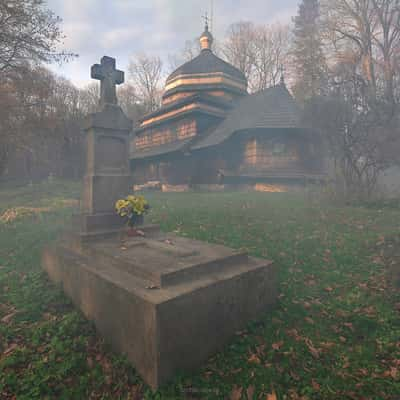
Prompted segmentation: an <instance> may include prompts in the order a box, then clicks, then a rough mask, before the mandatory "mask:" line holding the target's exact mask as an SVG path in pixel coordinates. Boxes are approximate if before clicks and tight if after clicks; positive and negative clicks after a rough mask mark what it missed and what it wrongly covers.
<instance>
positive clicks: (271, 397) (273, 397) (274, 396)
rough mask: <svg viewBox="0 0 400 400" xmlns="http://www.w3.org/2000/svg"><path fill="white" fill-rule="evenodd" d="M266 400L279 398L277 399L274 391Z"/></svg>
mask: <svg viewBox="0 0 400 400" xmlns="http://www.w3.org/2000/svg"><path fill="white" fill-rule="evenodd" d="M265 400H278V397H277V395H276V393H275V391H273V392H272V393H271V394H267V397H266V399H265Z"/></svg>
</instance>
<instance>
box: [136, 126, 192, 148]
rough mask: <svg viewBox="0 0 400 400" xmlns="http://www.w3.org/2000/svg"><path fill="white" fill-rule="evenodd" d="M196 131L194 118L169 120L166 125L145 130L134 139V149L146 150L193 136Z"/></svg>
mask: <svg viewBox="0 0 400 400" xmlns="http://www.w3.org/2000/svg"><path fill="white" fill-rule="evenodd" d="M196 133H197V126H196V120H194V119H188V118H185V119H182V120H180V121H177V122H170V123H169V124H168V125H167V126H160V127H157V128H151V129H148V130H145V131H144V132H141V133H140V134H139V135H138V136H136V138H135V139H134V140H135V146H136V149H138V150H147V149H149V148H151V147H157V146H162V145H165V144H167V143H172V142H176V141H179V140H185V139H188V138H190V137H193V136H195V135H196Z"/></svg>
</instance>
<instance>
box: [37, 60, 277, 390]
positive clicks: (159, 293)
mask: <svg viewBox="0 0 400 400" xmlns="http://www.w3.org/2000/svg"><path fill="white" fill-rule="evenodd" d="M92 78H94V79H100V81H101V99H100V105H99V109H100V111H99V112H97V113H95V114H93V115H91V116H89V118H88V121H87V123H86V126H85V129H86V132H87V171H86V176H85V178H84V187H83V196H82V199H83V200H82V209H81V215H80V216H79V218H80V223H79V224H74V226H75V227H76V231H75V232H70V233H66V234H65V235H64V237H62V238H60V240H59V241H58V242H56V243H55V244H53V245H49V246H48V247H47V248H45V249H44V252H43V267H44V269H45V270H46V271H47V273H48V275H49V276H50V278H51V279H52V280H53V281H54V282H57V283H60V284H61V285H62V287H63V289H64V291H65V293H66V294H67V295H68V296H69V297H70V298H71V299H72V300H73V302H74V303H75V304H76V306H77V307H79V308H80V309H81V310H82V312H83V313H84V314H85V316H86V317H87V318H88V319H89V320H91V321H94V323H95V325H96V328H97V330H98V331H99V332H100V334H102V335H103V336H104V338H105V339H106V340H107V341H108V342H109V343H110V344H111V345H112V346H113V348H114V349H115V350H116V351H118V352H122V353H124V354H126V355H127V357H128V358H129V359H130V360H131V361H132V363H133V364H134V366H135V367H136V369H137V371H138V372H139V373H140V374H141V376H142V377H143V379H144V381H145V382H146V383H147V384H148V385H150V386H151V387H152V388H154V389H155V388H158V387H159V386H160V385H162V384H164V383H165V382H167V381H168V380H170V379H171V378H173V376H174V374H175V373H176V372H178V371H182V370H184V371H188V370H194V369H196V368H198V367H199V366H201V364H202V363H203V362H205V361H206V360H207V358H208V357H210V356H211V355H212V354H214V353H215V352H216V351H218V350H220V349H221V348H222V347H223V346H224V344H226V342H227V341H228V340H229V339H230V338H231V337H232V336H233V335H234V333H235V332H236V331H238V330H241V329H243V328H244V327H245V326H246V324H247V323H248V322H249V321H251V320H254V319H257V318H259V317H260V316H262V314H263V313H265V312H266V311H267V310H268V309H269V308H270V307H272V305H273V304H274V302H275V300H276V297H277V291H276V277H275V269H274V266H273V264H272V262H270V261H267V260H261V259H256V258H252V257H249V256H247V254H246V253H244V252H241V251H234V250H231V249H229V248H226V247H224V246H220V245H213V244H208V243H203V242H200V241H195V240H190V239H187V238H182V237H178V236H176V235H174V234H170V233H162V232H160V230H159V229H158V227H157V226H150V225H149V226H146V225H144V226H143V228H141V230H142V231H143V232H144V234H145V236H143V237H134V238H130V237H129V238H128V237H125V235H124V228H123V225H122V224H121V220H120V218H119V217H117V216H116V214H115V211H114V203H115V200H116V199H118V198H120V197H123V196H125V195H127V194H129V186H130V185H129V184H130V180H129V156H128V148H129V146H128V143H127V141H128V136H129V133H130V130H131V121H129V120H128V119H127V118H126V116H125V115H124V113H123V111H122V110H121V108H120V107H119V106H118V105H117V99H116V93H115V85H116V84H120V83H122V82H123V80H124V76H123V73H122V72H121V71H117V70H116V68H115V60H114V59H112V58H109V57H103V59H102V61H101V64H100V65H95V66H93V67H92Z"/></svg>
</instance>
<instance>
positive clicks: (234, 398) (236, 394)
mask: <svg viewBox="0 0 400 400" xmlns="http://www.w3.org/2000/svg"><path fill="white" fill-rule="evenodd" d="M242 392H243V389H242V388H241V387H239V386H236V385H235V386H234V387H233V389H232V392H231V396H230V400H240V399H241V397H242Z"/></svg>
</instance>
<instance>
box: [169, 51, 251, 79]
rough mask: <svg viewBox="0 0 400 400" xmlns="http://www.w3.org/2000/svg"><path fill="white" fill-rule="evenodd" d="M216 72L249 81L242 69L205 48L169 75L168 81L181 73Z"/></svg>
mask: <svg viewBox="0 0 400 400" xmlns="http://www.w3.org/2000/svg"><path fill="white" fill-rule="evenodd" d="M216 72H219V73H224V74H226V75H229V76H231V77H233V78H236V79H238V80H240V81H244V82H247V80H246V77H245V76H244V74H243V73H242V72H241V71H240V70H238V69H237V68H235V67H234V66H233V65H231V64H229V63H227V62H226V61H224V60H222V59H221V58H219V57H217V56H216V55H215V54H214V53H213V52H212V51H211V50H210V49H203V50H202V51H201V52H200V54H199V55H198V56H197V57H195V58H193V60H191V61H189V62H187V63H185V64H183V65H181V66H180V67H179V68H177V69H176V70H175V71H174V72H173V73H172V74H171V75H170V76H169V77H168V79H167V83H169V82H171V81H173V80H174V79H175V78H177V77H178V76H181V75H197V74H210V73H216Z"/></svg>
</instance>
